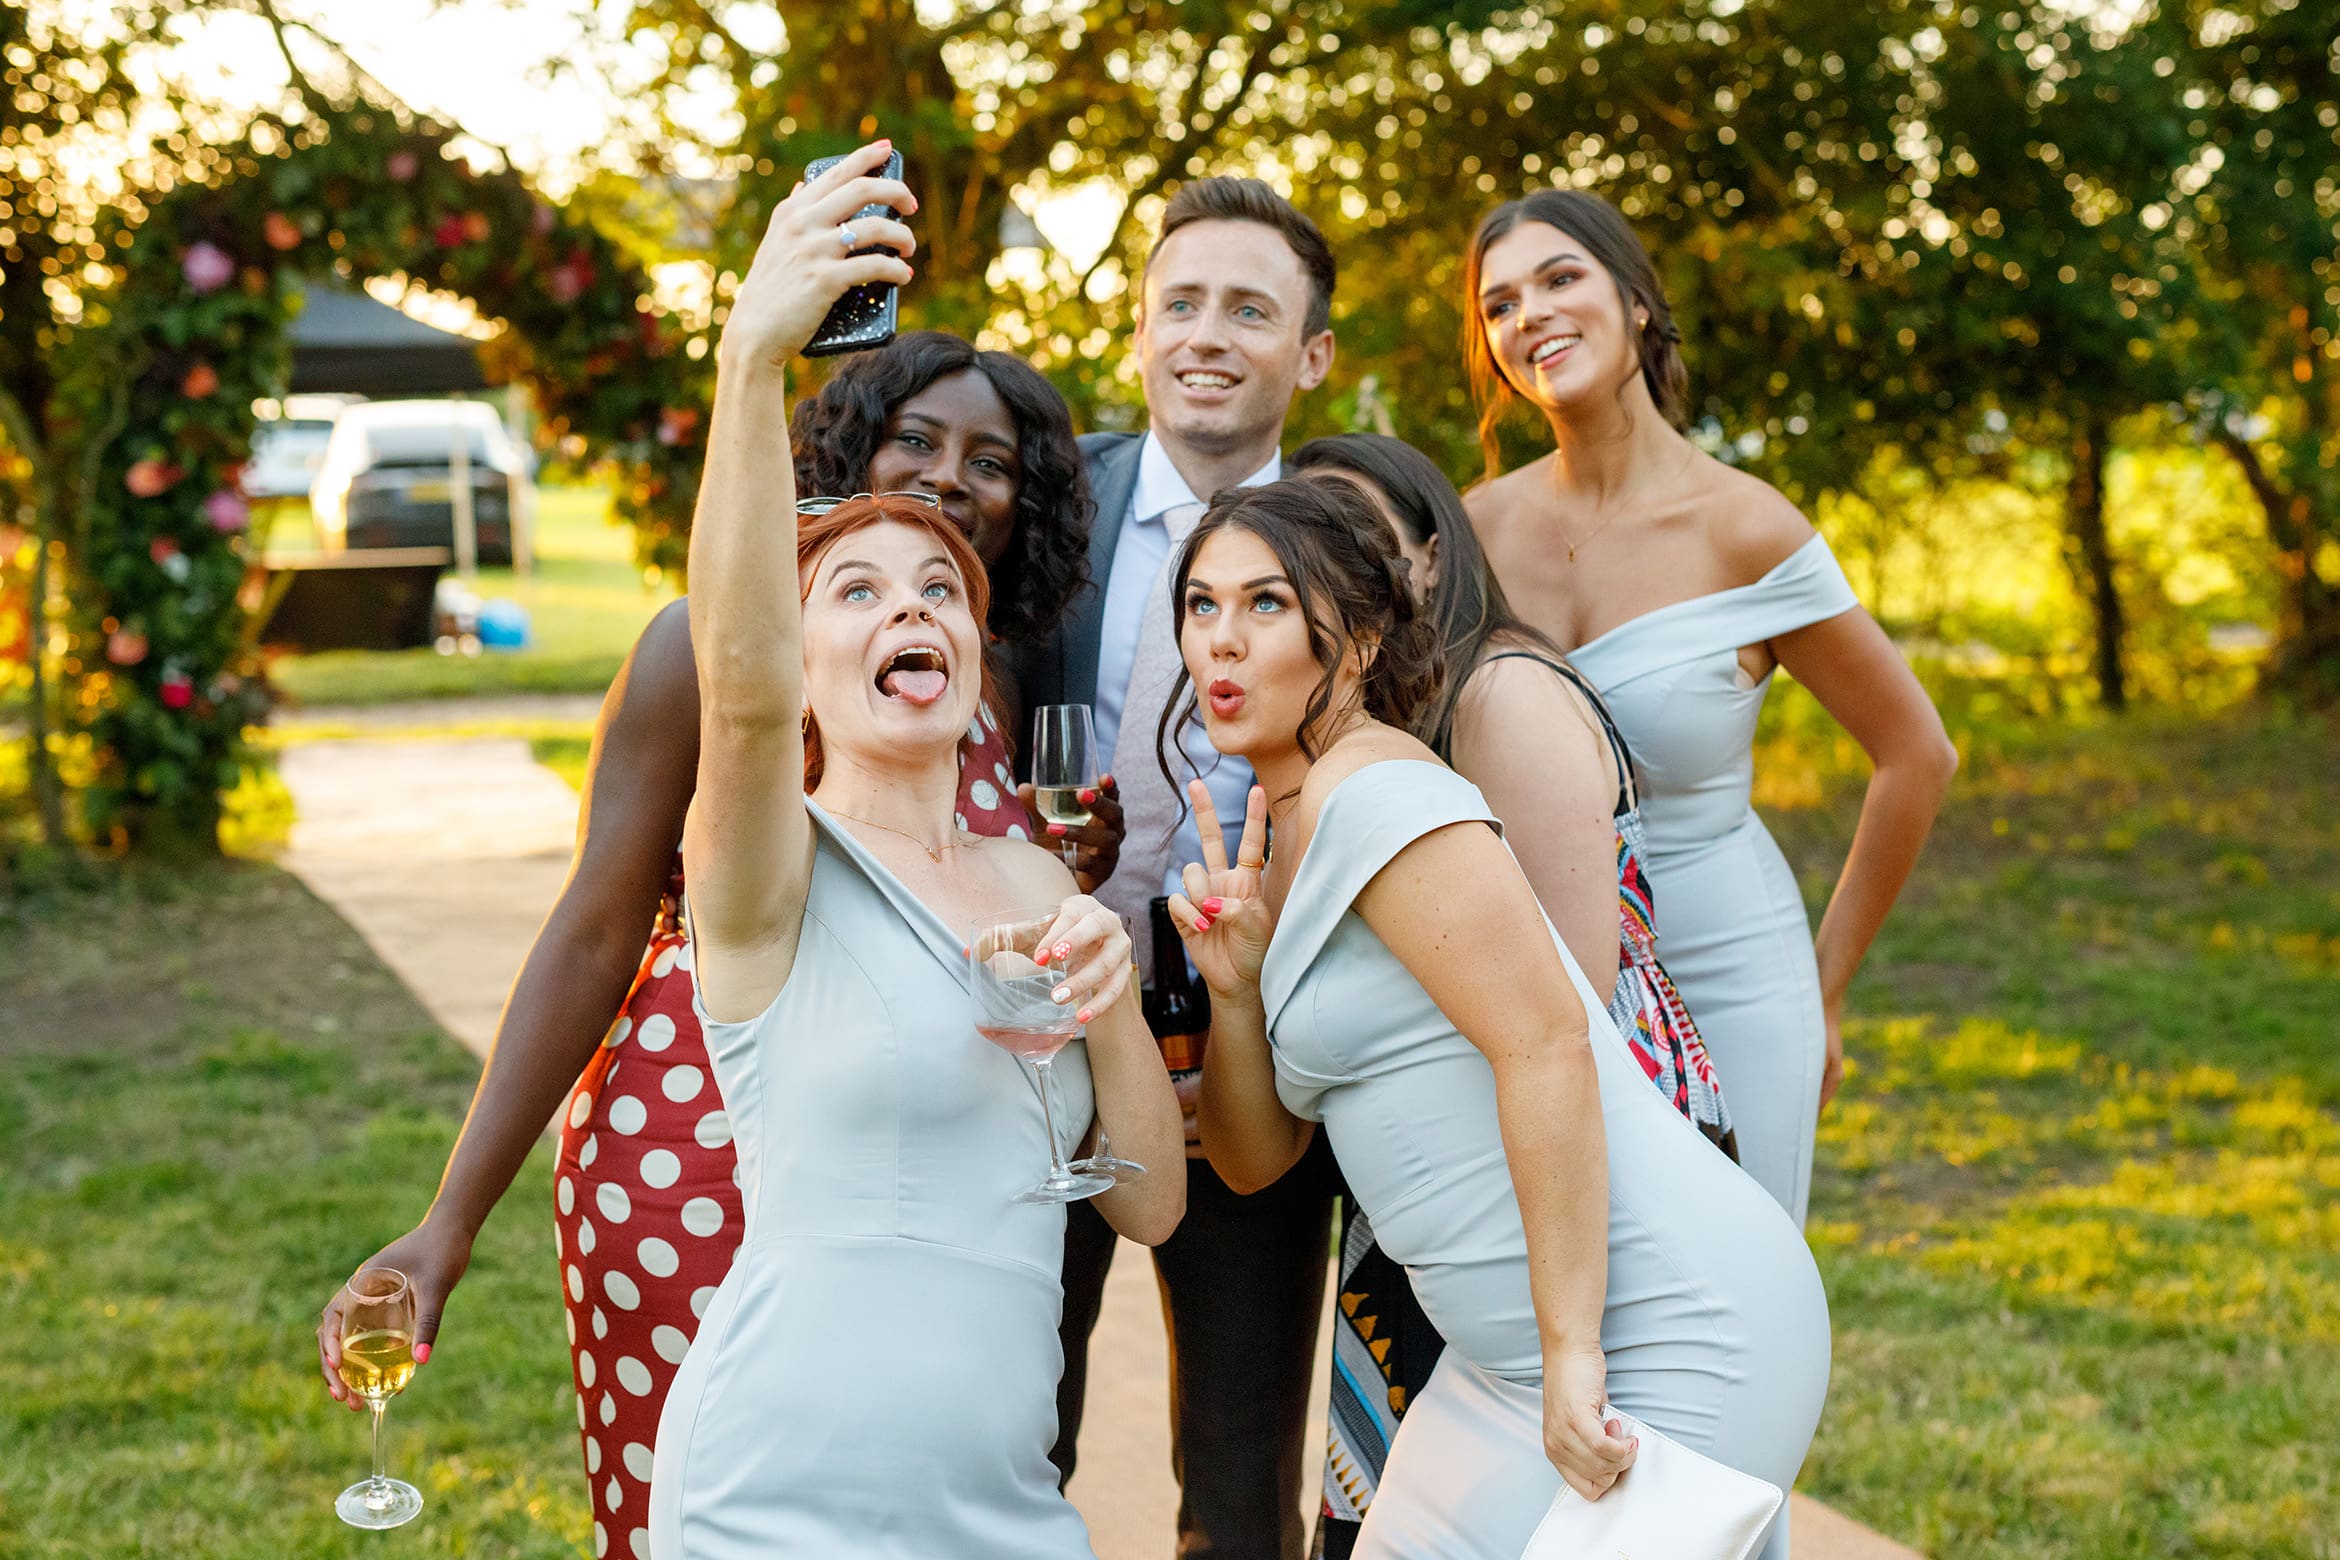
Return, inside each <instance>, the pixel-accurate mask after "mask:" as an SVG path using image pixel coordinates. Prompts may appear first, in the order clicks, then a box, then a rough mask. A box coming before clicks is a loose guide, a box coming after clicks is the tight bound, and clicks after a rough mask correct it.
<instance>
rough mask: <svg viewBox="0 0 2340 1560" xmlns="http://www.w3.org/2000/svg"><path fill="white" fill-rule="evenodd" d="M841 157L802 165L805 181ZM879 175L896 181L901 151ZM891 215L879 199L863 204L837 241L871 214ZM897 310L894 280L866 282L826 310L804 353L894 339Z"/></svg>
mask: <svg viewBox="0 0 2340 1560" xmlns="http://www.w3.org/2000/svg"><path fill="white" fill-rule="evenodd" d="M843 161H844V159H843V158H841V157H822V158H817V159H815V160H814V161H812V162H810V163H807V164H806V165H805V169H804V177H805V182H806V183H808V184H809V183H811V182H812V181H813V180H815V179H817V178H819V177H820V176H821V175H822V174H824V173H827V172H828V171H829V170H830V169H831V168H834V167H836V166H837V165H838V164H839V163H841V162H843ZM878 177H879V178H881V179H893V180H897V181H898V180H900V179H901V177H902V154H901V153H900V152H892V153H889V154H888V155H887V157H886V165H885V166H884V167H883V168H881V169H879V170H878ZM893 215H894V209H893V208H892V207H891V206H888V205H885V204H884V203H882V202H875V203H872V204H870V205H867V206H864V207H862V208H861V209H860V210H859V211H857V212H855V213H854V214H853V220H852V221H849V222H846V223H844V224H843V225H841V226H840V228H839V229H838V239H839V242H840V244H842V242H843V239H844V234H845V232H846V231H848V230H851V231H853V232H854V233H855V234H856V235H857V236H858V235H859V233H860V231H861V229H860V227H859V224H860V223H862V222H865V221H867V220H868V219H870V218H872V217H890V216H893ZM852 253H854V254H856V255H875V254H891V253H893V251H892V250H890V249H887V248H886V247H885V246H884V245H882V244H871V245H868V246H866V247H864V248H860V249H855V250H853V251H852ZM898 311H899V302H898V293H897V290H896V288H895V286H894V284H893V283H891V282H869V283H865V284H864V285H862V286H860V287H856V288H854V289H853V290H852V291H851V292H849V293H847V294H846V295H845V296H844V297H842V298H840V299H838V300H837V304H836V307H834V308H832V309H831V310H829V317H828V318H827V319H824V320H822V321H821V328H820V329H818V330H816V331H814V332H813V337H812V340H810V341H808V342H806V343H805V344H804V355H805V356H806V357H830V356H833V355H834V354H836V353H839V352H866V351H869V350H870V349H871V348H873V347H882V346H884V345H885V344H886V343H887V342H889V341H891V340H893V339H894V331H895V328H896V321H897V315H898Z"/></svg>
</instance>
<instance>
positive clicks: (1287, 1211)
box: [1017, 178, 1335, 1560]
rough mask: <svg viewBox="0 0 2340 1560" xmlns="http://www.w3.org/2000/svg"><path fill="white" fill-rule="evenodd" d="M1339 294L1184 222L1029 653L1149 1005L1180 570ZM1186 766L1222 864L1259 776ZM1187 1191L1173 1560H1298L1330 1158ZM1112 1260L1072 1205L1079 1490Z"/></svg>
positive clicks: (1184, 194)
mask: <svg viewBox="0 0 2340 1560" xmlns="http://www.w3.org/2000/svg"><path fill="white" fill-rule="evenodd" d="M1333 279H1334V266H1333V258H1332V252H1331V250H1330V249H1329V248H1327V247H1326V244H1325V241H1324V235H1323V234H1322V233H1320V232H1318V231H1317V228H1316V225H1315V224H1314V223H1313V222H1310V221H1309V220H1308V218H1306V217H1305V216H1303V215H1301V214H1300V212H1299V211H1298V210H1296V209H1295V208H1294V207H1293V206H1292V204H1291V203H1290V202H1289V201H1287V200H1285V199H1284V198H1283V197H1282V196H1280V195H1278V194H1277V193H1276V192H1275V191H1274V190H1273V189H1271V188H1269V187H1268V186H1267V185H1266V184H1263V183H1261V182H1260V181H1259V180H1256V179H1230V178H1215V179H1200V180H1196V181H1194V182H1192V183H1189V184H1187V185H1185V186H1183V187H1182V188H1181V189H1180V190H1179V191H1178V193H1177V195H1176V196H1174V197H1173V198H1172V199H1171V202H1170V205H1169V209H1168V210H1167V212H1166V213H1165V214H1164V217H1163V222H1162V234H1161V237H1160V238H1159V239H1158V240H1157V241H1156V243H1155V245H1154V250H1153V253H1152V255H1151V256H1149V257H1148V259H1147V261H1146V270H1145V276H1144V279H1143V285H1142V290H1141V293H1140V303H1139V312H1138V323H1137V329H1136V332H1135V334H1134V336H1133V338H1132V345H1133V346H1134V347H1135V348H1136V351H1137V356H1138V363H1139V366H1140V369H1141V370H1142V380H1143V384H1144V387H1145V396H1146V411H1147V415H1148V419H1149V422H1150V425H1151V426H1150V427H1149V429H1148V431H1147V432H1145V433H1142V434H1134V433H1132V434H1092V435H1090V436H1088V437H1086V438H1084V439H1082V441H1081V447H1082V453H1083V455H1084V456H1085V457H1086V459H1087V463H1088V472H1089V486H1090V490H1091V491H1092V492H1093V493H1094V494H1095V495H1096V498H1097V520H1096V525H1095V527H1094V529H1093V531H1092V532H1091V536H1090V542H1089V576H1090V580H1091V584H1090V586H1089V588H1088V590H1087V591H1086V592H1085V593H1084V594H1083V595H1082V596H1081V597H1080V598H1079V599H1078V600H1077V601H1076V602H1075V604H1074V607H1073V610H1072V612H1071V613H1070V614H1069V616H1068V620H1067V623H1066V626H1065V627H1064V628H1063V629H1062V630H1061V631H1060V632H1059V633H1058V635H1057V636H1056V637H1055V638H1054V639H1053V640H1050V641H1048V642H1045V643H1039V644H1033V645H1027V646H1023V647H1020V649H1019V652H1018V656H1017V674H1018V682H1019V684H1020V687H1021V689H1022V695H1023V701H1024V707H1025V708H1027V709H1034V708H1037V707H1039V706H1040V705H1043V704H1058V703H1067V704H1089V705H1092V706H1094V708H1095V711H1096V735H1097V746H1098V751H1099V752H1101V753H1105V754H1109V755H1110V756H1111V771H1110V772H1111V773H1112V774H1113V776H1114V777H1115V778H1116V779H1117V780H1118V781H1119V783H1120V787H1121V799H1122V806H1123V809H1124V811H1125V814H1126V823H1127V834H1126V837H1125V838H1124V841H1123V843H1122V846H1121V859H1120V864H1119V866H1118V868H1117V869H1116V870H1115V872H1114V874H1113V876H1112V877H1111V878H1110V879H1108V880H1107V881H1106V882H1105V883H1104V884H1103V885H1102V886H1100V887H1099V888H1098V890H1097V897H1098V898H1100V899H1102V900H1103V901H1104V902H1105V903H1106V904H1108V905H1109V906H1111V907H1112V908H1113V909H1115V910H1117V911H1119V912H1120V913H1121V914H1122V915H1124V916H1125V917H1127V918H1128V920H1129V924H1130V926H1131V928H1132V941H1133V942H1134V943H1135V945H1136V948H1137V950H1138V953H1139V964H1140V970H1141V973H1142V974H1143V975H1144V976H1145V977H1146V980H1147V982H1148V984H1149V985H1150V984H1151V983H1152V981H1153V976H1154V972H1153V971H1152V969H1151V968H1150V967H1149V966H1150V965H1151V962H1152V947H1151V939H1150V937H1149V936H1148V935H1147V914H1148V906H1149V903H1150V902H1151V901H1152V900H1153V898H1154V897H1155V896H1156V895H1158V894H1163V893H1166V892H1169V891H1170V890H1171V889H1172V888H1173V887H1175V886H1176V883H1175V878H1176V874H1177V873H1178V871H1179V869H1181V868H1182V867H1183V866H1184V865H1185V864H1186V863H1187V862H1190V861H1199V860H1201V859H1202V856H1201V849H1200V842H1199V837H1198V836H1197V834H1196V832H1195V823H1194V819H1193V818H1192V816H1191V815H1183V809H1182V806H1181V803H1182V798H1181V796H1180V795H1179V793H1178V791H1177V790H1176V789H1174V788H1173V787H1172V786H1171V784H1170V782H1169V781H1167V780H1165V779H1164V778H1163V775H1162V771H1161V768H1160V766H1159V764H1158V763H1157V762H1156V757H1155V748H1154V743H1155V733H1156V729H1157V727H1158V724H1159V722H1160V720H1161V716H1162V712H1163V709H1164V707H1165V705H1166V704H1167V702H1168V696H1169V692H1170V686H1171V683H1172V680H1173V679H1174V678H1175V676H1176V674H1177V671H1178V651H1177V644H1176V639H1175V632H1174V629H1173V626H1172V623H1173V620H1172V614H1171V612H1170V610H1169V588H1170V587H1169V567H1170V561H1171V558H1172V556H1173V554H1174V552H1175V550H1176V548H1177V546H1178V544H1179V543H1180V542H1183V541H1184V540H1185V538H1186V537H1187V535H1189V534H1190V533H1191V532H1192V531H1193V529H1194V526H1195V522H1196V521H1197V520H1199V519H1200V518H1201V515H1202V511H1203V507H1204V505H1205V503H1206V502H1207V501H1208V500H1209V499H1210V498H1211V496H1212V495H1213V494H1215V493H1218V492H1220V491H1222V490H1224V489H1227V488H1232V487H1238V486H1252V485H1256V484H1258V483H1263V482H1273V481H1275V480H1276V479H1277V478H1278V477H1280V476H1282V475H1283V456H1282V446H1283V437H1284V421H1285V418H1286V416H1287V415H1288V414H1289V412H1290V410H1291V406H1292V402H1293V400H1294V399H1295V398H1296V397H1297V396H1298V395H1299V394H1300V393H1301V392H1303V391H1306V390H1311V389H1314V388H1315V387H1316V386H1317V385H1319V384H1321V383H1322V382H1323V381H1324V377H1325V375H1326V373H1327V372H1328V371H1329V370H1330V369H1331V367H1332V361H1333V335H1332V329H1331V311H1332V292H1333ZM1181 746H1182V748H1183V750H1184V754H1185V758H1186V761H1187V762H1188V763H1189V764H1191V765H1192V770H1191V771H1189V772H1195V773H1200V774H1201V775H1202V776H1203V777H1204V780H1205V782H1206V783H1207V784H1208V785H1209V786H1210V788H1211V792H1212V796H1213V799H1214V800H1215V801H1216V803H1217V806H1218V812H1219V816H1220V818H1221V819H1223V820H1227V821H1228V822H1229V824H1230V832H1229V835H1228V838H1227V847H1228V850H1229V851H1230V853H1231V852H1232V851H1233V850H1234V847H1235V838H1234V830H1235V829H1239V828H1240V825H1241V823H1242V819H1243V810H1244V798H1245V795H1246V793H1247V792H1248V790H1249V788H1250V785H1251V770H1250V767H1249V766H1248V765H1246V764H1244V763H1243V762H1242V761H1241V760H1240V759H1233V758H1221V757H1220V756H1219V755H1217V754H1215V753H1214V752H1212V751H1211V747H1210V744H1209V742H1208V741H1207V740H1206V739H1205V737H1204V736H1203V734H1202V729H1201V726H1200V723H1199V722H1198V723H1194V724H1192V725H1190V726H1189V727H1188V728H1187V729H1186V730H1185V731H1184V732H1183V733H1182V735H1181ZM1173 766H1174V767H1180V766H1178V764H1177V760H1176V759H1173ZM1183 778H1184V776H1183V774H1182V775H1181V781H1183ZM1206 1065H1207V1063H1206ZM1186 1168H1187V1177H1188V1181H1187V1184H1188V1192H1187V1211H1186V1218H1185V1221H1184V1223H1182V1224H1181V1225H1180V1226H1179V1229H1178V1231H1177V1233H1176V1234H1174V1235H1173V1236H1172V1237H1171V1238H1170V1240H1169V1241H1167V1242H1165V1243H1164V1244H1163V1245H1162V1246H1160V1247H1159V1248H1157V1249H1156V1252H1155V1264H1156V1267H1157V1270H1158V1272H1159V1276H1160V1279H1161V1287H1162V1304H1163V1316H1164V1320H1165V1322H1166V1323H1167V1325H1168V1328H1169V1333H1170V1353H1171V1460H1172V1463H1173V1465H1174V1467H1175V1469H1176V1471H1177V1474H1178V1477H1179V1484H1180V1499H1179V1509H1178V1548H1177V1551H1176V1552H1177V1554H1178V1555H1180V1556H1181V1557H1184V1560H1195V1557H1206V1556H1207V1557H1209V1560H1299V1557H1300V1555H1301V1554H1302V1552H1303V1550H1304V1549H1305V1547H1306V1527H1305V1524H1304V1523H1303V1521H1302V1520H1301V1518H1300V1516H1299V1502H1300V1490H1301V1486H1302V1482H1303V1479H1304V1476H1305V1475H1304V1469H1303V1462H1304V1459H1305V1458H1306V1457H1307V1455H1308V1453H1309V1452H1310V1451H1311V1450H1314V1449H1312V1448H1308V1447H1305V1446H1304V1445H1303V1444H1302V1443H1303V1441H1304V1439H1305V1431H1306V1423H1307V1399H1308V1383H1309V1376H1310V1367H1311V1366H1312V1364H1313V1362H1314V1353H1315V1347H1316V1334H1317V1315H1318V1308H1319V1306H1320V1305H1321V1303H1322V1298H1323V1294H1324V1279H1325V1265H1326V1259H1327V1253H1328V1249H1329V1241H1330V1221H1331V1213H1332V1197H1333V1190H1334V1185H1335V1178H1334V1176H1333V1174H1332V1172H1331V1169H1330V1159H1329V1155H1328V1154H1327V1153H1326V1152H1325V1151H1324V1148H1323V1144H1322V1143H1321V1141H1320V1142H1319V1143H1318V1145H1317V1146H1316V1149H1315V1150H1313V1151H1312V1152H1311V1154H1310V1156H1309V1157H1307V1158H1305V1159H1303V1160H1302V1161H1301V1163H1300V1164H1299V1165H1298V1166H1296V1167H1295V1168H1294V1169H1293V1170H1292V1171H1291V1172H1290V1173H1289V1174H1287V1175H1286V1176H1285V1177H1284V1178H1283V1180H1281V1181H1279V1182H1277V1183H1276V1184H1275V1185H1274V1186H1271V1187H1269V1188H1267V1189H1266V1190H1264V1191H1261V1192H1258V1193H1256V1194H1254V1195H1252V1196H1249V1197H1242V1196H1238V1195H1236V1194H1235V1193H1234V1192H1232V1191H1230V1190H1228V1188H1227V1187H1226V1185H1225V1184H1224V1183H1223V1182H1221V1181H1220V1180H1219V1179H1218V1177H1217V1176H1216V1175H1214V1174H1213V1173H1212V1171H1211V1168H1210V1165H1209V1163H1208V1162H1207V1161H1205V1160H1203V1159H1202V1158H1200V1157H1198V1156H1196V1155H1194V1154H1193V1153H1192V1152H1191V1151H1190V1156H1189V1159H1188V1163H1187V1167H1186ZM1112 1255H1113V1235H1112V1232H1111V1231H1110V1230H1109V1229H1108V1228H1107V1227H1106V1225H1105V1223H1104V1221H1103V1220H1102V1219H1100V1218H1099V1217H1098V1216H1097V1215H1096V1214H1095V1212H1094V1211H1092V1210H1091V1209H1090V1208H1089V1207H1088V1205H1087V1204H1085V1203H1076V1204H1074V1205H1073V1207H1072V1210H1071V1220H1070V1223H1069V1224H1068V1226H1067V1230H1066V1246H1065V1273H1064V1283H1065V1322H1064V1341H1065V1376H1064V1384H1063V1387H1062V1389H1061V1390H1060V1391H1059V1393H1058V1399H1057V1407H1058V1414H1059V1420H1060V1439H1059V1441H1058V1443H1057V1451H1056V1459H1057V1464H1058V1466H1059V1467H1060V1468H1062V1469H1063V1470H1064V1471H1065V1474H1066V1476H1067V1477H1070V1475H1071V1470H1072V1466H1073V1451H1074V1441H1075V1439H1076V1438H1077V1436H1078V1435H1079V1431H1080V1422H1081V1407H1082V1397H1083V1393H1084V1390H1085V1388H1086V1385H1087V1368H1086V1365H1087V1353H1088V1334H1089V1329H1090V1328H1091V1327H1092V1326H1093V1325H1094V1324H1095V1322H1096V1318H1097V1310H1098V1306H1099V1302H1100V1299H1101V1296H1102V1292H1103V1288H1104V1278H1105V1269H1106V1267H1107V1266H1108V1265H1109V1264H1110V1262H1111V1260H1112Z"/></svg>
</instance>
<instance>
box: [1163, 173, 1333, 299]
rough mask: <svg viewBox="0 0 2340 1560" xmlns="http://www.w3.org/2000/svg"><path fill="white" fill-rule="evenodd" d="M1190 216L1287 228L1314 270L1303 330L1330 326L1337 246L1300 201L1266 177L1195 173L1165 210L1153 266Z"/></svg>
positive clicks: (1296, 250)
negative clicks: (1205, 176) (1303, 211)
mask: <svg viewBox="0 0 2340 1560" xmlns="http://www.w3.org/2000/svg"><path fill="white" fill-rule="evenodd" d="M1189 222H1256V223H1258V224H1259V225H1260V226H1261V227H1267V228H1274V229H1275V230H1276V231H1277V232H1278V233H1280V234H1282V235H1283V238H1284V242H1285V243H1287V244H1290V245H1291V246H1292V253H1293V254H1295V255H1297V256H1298V257H1299V259H1300V269H1301V270H1303V271H1305V272H1307V273H1308V316H1307V320H1306V322H1305V324H1304V325H1303V326H1302V329H1301V334H1302V336H1304V337H1308V336H1314V335H1316V334H1317V332H1319V331H1322V330H1325V329H1328V328H1330V326H1331V325H1332V295H1333V280H1334V274H1335V273H1334V267H1333V256H1332V246H1331V245H1329V244H1327V243H1326V242H1325V241H1324V234H1323V233H1321V232H1319V231H1318V230H1317V226H1316V224H1315V223H1313V222H1311V221H1309V220H1308V218H1307V217H1305V216H1303V215H1301V212H1300V208H1299V207H1297V206H1295V205H1293V204H1292V203H1291V202H1290V201H1288V200H1286V199H1284V197H1283V196H1281V195H1278V194H1277V193H1276V192H1275V190H1274V189H1273V188H1272V187H1270V186H1269V185H1268V184H1267V183H1266V182H1265V181H1263V180H1259V179H1236V178H1228V177H1219V178H1210V179H1190V180H1188V181H1187V182H1186V183H1184V184H1182V185H1180V186H1179V187H1178V193H1177V194H1175V195H1173V196H1171V197H1170V209H1169V210H1168V211H1166V212H1164V213H1163V214H1162V236H1161V237H1160V238H1157V239H1155V240H1154V247H1153V249H1152V250H1151V251H1150V252H1149V253H1148V254H1147V255H1146V265H1147V267H1148V268H1149V269H1150V268H1151V267H1152V266H1153V263H1154V256H1155V255H1158V254H1160V253H1161V252H1162V246H1163V245H1164V244H1166V243H1168V242H1169V241H1170V235H1171V234H1173V233H1175V232H1177V231H1178V230H1179V229H1180V228H1182V227H1184V226H1186V225H1187V224H1188V223H1189Z"/></svg>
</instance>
